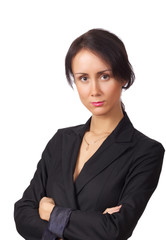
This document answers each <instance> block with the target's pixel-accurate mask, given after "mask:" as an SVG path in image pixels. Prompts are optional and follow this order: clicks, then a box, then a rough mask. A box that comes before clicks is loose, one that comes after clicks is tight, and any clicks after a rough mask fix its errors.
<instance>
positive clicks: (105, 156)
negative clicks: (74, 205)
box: [75, 113, 134, 194]
mask: <svg viewBox="0 0 166 240" xmlns="http://www.w3.org/2000/svg"><path fill="white" fill-rule="evenodd" d="M133 133H134V127H133V125H132V123H131V122H130V120H129V118H128V116H127V114H126V113H124V117H123V119H122V120H121V121H120V122H119V124H118V126H117V127H116V128H115V129H114V131H113V132H112V133H111V134H110V135H109V136H108V137H107V139H106V140H105V141H104V142H103V144H102V145H101V146H100V148H99V149H98V150H97V151H96V152H95V154H94V155H93V156H92V157H91V158H90V159H89V160H88V161H87V162H86V163H85V165H84V167H83V168H82V170H81V172H80V174H79V176H78V177H77V179H76V181H75V192H76V194H79V192H80V191H81V190H82V189H83V187H84V186H85V185H86V184H87V183H88V182H89V181H91V180H92V179H93V178H94V177H95V176H96V175H98V174H99V173H100V172H101V171H103V170H104V169H105V168H106V167H107V166H108V165H110V164H111V163H112V162H113V161H115V160H116V159H117V158H118V157H119V156H120V155H122V154H123V153H124V152H125V151H126V150H127V149H128V148H130V147H131V145H132V142H131V139H132V136H133ZM101 153H102V157H101V158H102V159H101V158H100V154H101Z"/></svg>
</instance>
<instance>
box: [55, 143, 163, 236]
mask: <svg viewBox="0 0 166 240" xmlns="http://www.w3.org/2000/svg"><path fill="white" fill-rule="evenodd" d="M163 156H164V148H163V146H162V145H161V144H160V143H158V142H153V143H150V144H149V146H147V144H141V146H140V147H138V148H137V153H135V157H134V158H133V162H132V164H131V167H130V169H129V171H128V175H127V176H126V181H125V183H124V187H123V189H122V192H121V196H120V198H119V203H118V205H120V204H122V208H121V210H120V212H118V213H114V214H112V215H110V214H108V213H107V214H102V213H101V212H95V211H81V210H73V211H72V212H71V214H70V218H69V221H68V224H66V226H65V228H64V229H63V237H64V239H68V240H78V239H80V240H85V239H86V240H92V239H95V240H101V239H102V240H108V239H110V240H126V239H128V238H129V237H130V236H131V235H132V232H133V230H134V228H135V226H136V224H137V222H138V220H139V218H140V216H141V215H142V213H143V211H144V209H145V207H146V204H147V202H148V200H149V198H150V197H151V195H152V193H153V192H154V190H155V188H156V186H157V184H158V180H159V176H160V172H161V167H162V162H163ZM110 194H111V193H110ZM108 207H111V206H108ZM54 224H55V225H56V219H55V222H54ZM54 233H55V234H57V236H59V235H58V232H56V231H55V232H54Z"/></svg>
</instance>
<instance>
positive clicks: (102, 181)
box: [15, 29, 164, 240]
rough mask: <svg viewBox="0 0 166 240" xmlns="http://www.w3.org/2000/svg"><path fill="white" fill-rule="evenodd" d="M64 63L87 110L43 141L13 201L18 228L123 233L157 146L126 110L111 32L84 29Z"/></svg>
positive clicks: (120, 53) (59, 233)
mask: <svg viewBox="0 0 166 240" xmlns="http://www.w3.org/2000/svg"><path fill="white" fill-rule="evenodd" d="M65 67H66V76H67V80H68V82H69V84H70V85H71V86H72V84H73V83H74V84H75V85H76V88H77V90H78V93H79V96H80V99H81V101H82V103H83V104H84V105H85V107H86V108H87V109H88V110H89V111H90V112H91V113H92V117H91V118H90V119H89V120H88V121H87V122H86V123H85V124H83V125H79V126H75V127H69V128H64V129H59V130H58V131H57V133H56V134H55V135H54V136H53V138H52V139H51V140H50V141H49V143H48V144H47V146H46V148H45V150H44V152H43V154H42V158H41V160H40V162H39V163H38V167H37V170H36V173H35V175H34V178H33V179H32V181H31V183H30V186H29V187H28V188H27V189H26V190H25V192H24V194H23V197H22V199H20V200H19V201H18V202H17V203H16V204H15V221H16V227H17V230H18V232H19V233H20V234H21V235H22V236H23V237H24V238H25V239H28V240H37V239H47V240H49V239H59V238H63V239H71V240H77V239H80V240H85V239H86V240H88V239H89V240H94V239H95V240H99V239H100V240H101V239H102V240H104V239H110V240H113V239H116V240H126V239H128V238H129V237H130V236H131V234H132V232H133V229H134V228H135V226H136V224H137V222H138V220H139V218H140V216H141V215H142V213H143V211H144V209H145V207H146V204H147V202H148V200H149V198H150V197H151V195H152V193H153V192H154V190H155V188H156V186H157V183H158V179H159V175H160V171H161V167H162V160H163V155H164V148H163V146H162V145H161V143H159V142H157V141H155V140H152V139H150V138H149V137H147V136H145V135H144V134H142V133H141V132H139V131H138V130H136V129H135V128H134V127H133V125H132V123H131V121H130V120H129V118H128V116H127V113H126V112H125V109H124V105H123V103H122V102H121V92H122V89H128V88H129V87H130V86H131V85H132V83H133V82H134V73H133V70H132V67H131V65H130V63H129V61H128V56H127V53H126V50H125V46H124V44H123V43H122V41H121V40H120V39H119V38H118V37H117V36H115V35H114V34H112V33H110V32H108V31H105V30H102V29H92V30H90V31H88V32H87V33H85V34H83V35H82V36H80V37H79V38H77V39H76V40H75V41H74V42H73V43H72V45H71V46H70V48H69V51H68V53H67V56H66V61H65Z"/></svg>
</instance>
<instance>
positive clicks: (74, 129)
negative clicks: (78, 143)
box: [49, 124, 85, 143]
mask: <svg viewBox="0 0 166 240" xmlns="http://www.w3.org/2000/svg"><path fill="white" fill-rule="evenodd" d="M84 126H85V124H80V125H75V126H70V127H65V128H59V129H58V130H57V131H56V133H55V134H54V135H53V137H52V138H51V139H50V141H49V143H55V142H56V141H57V140H58V141H59V140H60V139H61V138H62V137H63V136H64V135H72V134H78V133H79V132H80V131H81V130H82V129H83V127H84Z"/></svg>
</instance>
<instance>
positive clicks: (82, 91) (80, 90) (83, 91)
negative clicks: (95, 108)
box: [77, 86, 88, 100]
mask: <svg viewBox="0 0 166 240" xmlns="http://www.w3.org/2000/svg"><path fill="white" fill-rule="evenodd" d="M77 91H78V94H79V96H80V99H81V100H86V99H87V96H88V89H87V88H86V87H84V88H83V87H79V86H77Z"/></svg>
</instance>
